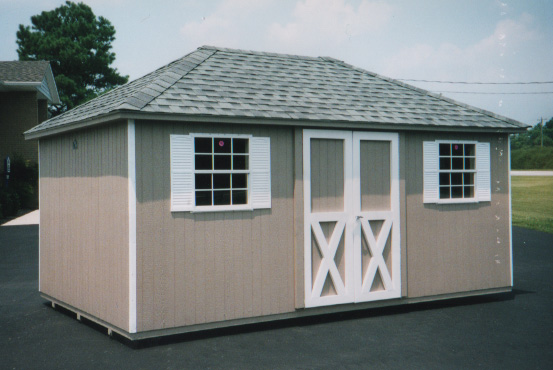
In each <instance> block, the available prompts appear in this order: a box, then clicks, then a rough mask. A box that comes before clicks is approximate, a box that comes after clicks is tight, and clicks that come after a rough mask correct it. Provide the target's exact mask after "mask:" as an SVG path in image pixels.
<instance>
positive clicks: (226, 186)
mask: <svg viewBox="0 0 553 370" xmlns="http://www.w3.org/2000/svg"><path fill="white" fill-rule="evenodd" d="M194 148H195V149H194V150H195V152H194V156H195V161H194V163H195V173H196V175H195V188H196V197H195V199H196V206H224V205H244V204H248V176H249V170H248V169H249V161H248V157H249V139H244V138H232V137H196V138H195V142H194Z"/></svg>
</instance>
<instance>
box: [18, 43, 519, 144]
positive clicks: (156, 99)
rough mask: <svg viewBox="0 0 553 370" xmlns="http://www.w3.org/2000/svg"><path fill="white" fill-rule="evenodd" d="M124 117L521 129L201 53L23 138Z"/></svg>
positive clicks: (319, 68)
mask: <svg viewBox="0 0 553 370" xmlns="http://www.w3.org/2000/svg"><path fill="white" fill-rule="evenodd" d="M125 118H126V119H141V118H144V119H158V120H163V119H168V120H169V119H170V120H199V121H202V120H213V121H223V122H244V123H249V122H256V123H276V124H301V125H310V124H319V125H320V124H327V125H333V127H336V125H337V124H340V125H344V126H348V125H357V127H367V128H382V129H389V128H390V126H394V127H397V128H398V129H433V130H434V129H468V130H488V131H489V130H493V131H498V130H502V131H506V132H514V131H520V130H524V129H526V128H527V125H525V124H523V123H521V122H517V121H515V120H512V119H509V118H506V117H501V116H499V115H496V114H494V113H491V112H487V111H484V110H482V109H478V108H475V107H471V106H468V105H466V104H463V103H459V102H456V101H454V100H451V99H447V98H444V97H442V96H440V95H436V94H432V93H429V92H428V91H425V90H422V89H419V88H416V87H413V86H410V85H408V84H405V83H402V82H399V81H397V80H393V79H390V78H387V77H383V76H379V75H377V74H375V73H371V72H368V71H365V70H363V69H360V68H357V67H354V66H352V65H349V64H347V63H344V62H342V61H339V60H336V59H333V58H328V57H318V58H314V57H305V56H296V55H284V54H274V53H263V52H255V51H245V50H235V49H225V48H216V47H210V46H203V47H200V48H198V49H197V50H196V51H194V52H192V53H190V54H188V55H186V56H184V57H182V58H181V59H178V60H176V61H174V62H172V63H170V64H168V65H166V66H164V67H162V68H160V69H158V70H156V71H154V72H152V73H150V74H148V75H146V76H144V77H142V78H139V79H137V80H134V81H132V82H130V83H128V84H126V85H123V86H120V87H118V88H116V89H114V90H111V91H109V92H107V93H105V94H103V95H101V96H99V97H97V98H96V99H93V100H91V101H89V102H87V103H85V104H82V105H80V106H78V107H76V108H74V109H72V110H70V111H68V112H66V113H64V114H62V115H60V116H57V117H54V118H52V119H50V120H48V121H45V122H43V123H42V124H40V125H38V126H36V127H34V128H33V129H31V130H29V131H27V132H26V136H27V138H34V137H39V136H44V135H49V134H53V133H56V132H60V131H65V130H67V129H73V128H77V127H83V126H87V125H91V124H97V123H102V122H106V121H110V120H115V119H125ZM338 127H340V126H338Z"/></svg>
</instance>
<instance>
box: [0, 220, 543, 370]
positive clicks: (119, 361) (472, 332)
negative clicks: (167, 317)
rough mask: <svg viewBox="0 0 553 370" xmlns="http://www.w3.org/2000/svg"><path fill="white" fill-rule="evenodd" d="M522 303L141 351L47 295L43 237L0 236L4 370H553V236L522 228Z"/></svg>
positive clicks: (398, 310) (191, 338)
mask: <svg viewBox="0 0 553 370" xmlns="http://www.w3.org/2000/svg"><path fill="white" fill-rule="evenodd" d="M513 241H514V243H513V244H514V274H515V276H514V278H515V279H514V281H515V286H514V291H513V293H512V294H501V295H495V296H485V297H477V298H468V299H457V300H452V301H444V302H434V303H424V304H415V305H405V306H400V307H393V308H381V309H372V310H365V311H361V312H354V313H345V314H336V315H329V316H324V317H315V318H307V319H301V320H290V321H284V322H279V323H272V324H260V325H250V326H245V327H240V328H231V329H223V330H215V331H209V332H204V333H195V334H186V335H179V336H174V337H168V338H164V339H157V340H149V341H145V342H140V343H139V344H138V345H132V344H131V343H129V342H128V341H126V340H124V339H122V338H118V337H115V338H110V337H109V336H107V335H106V331H105V329H103V328H101V327H98V326H96V325H94V324H92V323H89V322H86V321H85V322H78V321H77V320H76V319H75V317H74V315H72V314H71V313H69V312H66V311H63V310H59V309H56V310H55V309H52V308H51V307H50V306H49V305H48V304H47V302H46V301H45V300H43V299H42V298H41V297H40V296H39V294H38V291H37V290H38V283H37V276H38V262H37V257H38V226H37V225H31V226H3V227H0V369H78V370H84V369H501V370H505V369H553V235H551V234H546V233H540V232H535V231H529V230H526V229H522V228H517V227H515V228H513Z"/></svg>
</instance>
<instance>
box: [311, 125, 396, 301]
mask: <svg viewBox="0 0 553 370" xmlns="http://www.w3.org/2000/svg"><path fill="white" fill-rule="evenodd" d="M398 158H399V156H398V135H397V134H395V133H375V132H361V131H334V130H304V132H303V183H304V223H305V227H304V238H305V239H304V262H305V265H304V271H305V306H306V307H316V306H326V305H333V304H342V303H352V302H366V301H374V300H381V299H392V298H398V297H400V295H401V276H400V275H401V273H400V267H401V264H400V240H399V235H400V234H399V167H398Z"/></svg>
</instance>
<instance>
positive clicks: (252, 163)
mask: <svg viewBox="0 0 553 370" xmlns="http://www.w3.org/2000/svg"><path fill="white" fill-rule="evenodd" d="M183 136H188V137H190V139H191V140H192V153H191V155H192V158H191V160H192V169H191V170H190V171H189V173H190V176H191V181H192V187H191V192H192V202H191V205H190V206H182V205H181V206H176V205H174V204H173V196H174V195H173V169H172V168H171V212H190V213H203V212H228V211H253V210H255V209H260V208H271V184H270V183H271V181H270V175H271V168H270V139H269V138H268V137H256V136H253V135H245V134H219V133H213V134H212V133H190V134H188V135H186V134H181V135H171V138H173V137H183ZM197 137H208V138H215V137H222V138H233V139H235V138H238V139H248V153H247V155H248V158H249V161H248V162H249V166H248V169H247V170H236V171H233V170H220V171H216V170H198V171H196V169H195V155H196V153H195V150H194V139H195V138H197ZM255 140H266V145H267V151H268V153H267V154H268V156H269V157H268V158H265V160H264V159H263V158H261V160H260V159H259V158H253V157H252V144H253V145H255ZM170 156H171V158H172V149H171V155H170ZM171 162H172V160H171ZM256 163H257V166H259V165H261V166H262V167H263V170H261V171H260V169H259V168H256V169H254V168H253V167H256ZM259 172H263V173H265V175H266V176H267V179H266V180H267V182H268V184H266V189H264V190H266V194H265V198H266V199H262V200H261V201H260V200H259V199H253V197H252V194H253V193H254V189H253V187H254V183H253V181H252V178H253V177H254V173H256V175H257V174H259ZM196 173H246V174H248V199H247V203H246V204H239V205H210V206H196V204H195V202H196V201H195V192H196V185H195V174H196Z"/></svg>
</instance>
